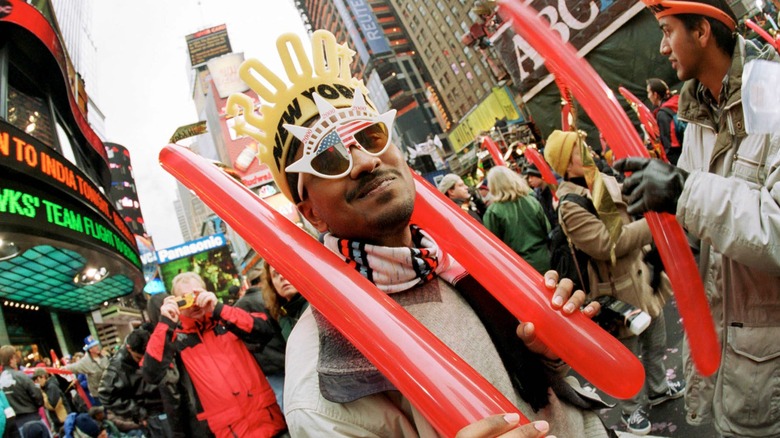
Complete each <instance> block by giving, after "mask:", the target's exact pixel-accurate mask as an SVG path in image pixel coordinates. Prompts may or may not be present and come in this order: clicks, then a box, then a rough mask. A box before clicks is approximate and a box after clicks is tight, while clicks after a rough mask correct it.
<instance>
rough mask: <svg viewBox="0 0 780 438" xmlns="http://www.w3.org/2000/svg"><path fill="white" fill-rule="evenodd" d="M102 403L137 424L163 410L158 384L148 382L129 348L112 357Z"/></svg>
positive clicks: (102, 388) (100, 393)
mask: <svg viewBox="0 0 780 438" xmlns="http://www.w3.org/2000/svg"><path fill="white" fill-rule="evenodd" d="M98 396H99V397H100V402H101V403H103V405H104V406H105V407H106V408H107V409H109V410H111V411H113V412H114V414H116V415H118V416H120V417H123V418H125V419H128V420H132V421H133V422H135V423H140V422H141V421H142V420H144V419H146V418H147V417H148V416H150V415H158V414H160V413H162V412H163V406H162V398H161V396H160V390H159V388H158V387H157V386H155V385H151V384H148V383H146V382H145V381H144V380H143V377H142V375H141V369H140V367H139V366H138V363H137V362H136V361H135V360H134V359H133V357H132V356H131V355H130V353H129V352H128V351H127V348H122V349H120V350H119V352H118V353H117V354H116V355H115V356H114V357H112V358H111V360H110V362H109V364H108V368H106V371H105V372H104V373H103V378H102V379H101V380H100V389H99V390H98Z"/></svg>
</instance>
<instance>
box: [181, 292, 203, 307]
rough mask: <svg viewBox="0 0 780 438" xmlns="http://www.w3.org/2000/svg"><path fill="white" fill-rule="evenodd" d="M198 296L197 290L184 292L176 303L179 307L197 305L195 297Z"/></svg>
mask: <svg viewBox="0 0 780 438" xmlns="http://www.w3.org/2000/svg"><path fill="white" fill-rule="evenodd" d="M197 296H198V294H197V293H195V292H190V293H188V294H184V295H182V296H180V297H179V298H178V299H177V300H176V305H177V306H179V309H188V308H190V307H192V306H194V305H195V298H196V297H197Z"/></svg>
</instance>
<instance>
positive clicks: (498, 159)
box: [482, 135, 506, 166]
mask: <svg viewBox="0 0 780 438" xmlns="http://www.w3.org/2000/svg"><path fill="white" fill-rule="evenodd" d="M482 145H483V146H485V147H486V148H487V150H488V152H490V156H491V157H493V162H494V164H495V165H496V166H506V163H505V162H504V157H503V155H501V149H499V148H498V145H497V144H496V142H494V141H493V139H492V138H490V136H488V135H486V136H484V137H483V138H482Z"/></svg>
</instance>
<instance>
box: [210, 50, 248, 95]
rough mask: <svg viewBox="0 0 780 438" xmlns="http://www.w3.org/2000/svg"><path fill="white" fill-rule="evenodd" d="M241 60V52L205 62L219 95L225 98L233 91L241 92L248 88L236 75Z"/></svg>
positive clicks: (242, 60) (242, 56)
mask: <svg viewBox="0 0 780 438" xmlns="http://www.w3.org/2000/svg"><path fill="white" fill-rule="evenodd" d="M242 62H244V54H243V53H230V54H227V55H222V56H220V57H218V58H212V59H209V60H208V62H206V66H207V67H208V69H209V74H210V75H211V79H212V80H213V81H214V86H215V87H217V93H218V94H219V97H221V98H223V99H227V98H228V97H230V95H231V94H233V93H243V92H244V91H246V90H248V89H249V87H248V86H247V85H246V83H245V82H244V81H243V80H242V79H241V78H240V77H239V76H238V68H239V67H240V66H241V63H242Z"/></svg>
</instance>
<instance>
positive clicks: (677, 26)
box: [615, 0, 780, 437]
mask: <svg viewBox="0 0 780 438" xmlns="http://www.w3.org/2000/svg"><path fill="white" fill-rule="evenodd" d="M643 1H644V2H645V3H646V4H647V5H648V7H650V9H651V10H652V11H653V12H654V13H655V14H656V18H658V23H659V24H660V27H661V30H662V31H663V39H662V40H661V53H662V54H663V55H665V56H668V57H669V60H670V61H671V63H672V68H674V69H675V70H676V71H677V77H678V78H680V79H681V80H685V81H687V82H686V83H685V85H684V86H683V89H682V91H681V93H680V103H679V112H678V118H679V119H681V120H684V121H686V122H688V127H687V128H686V131H685V138H684V140H683V149H682V154H681V157H680V160H679V162H678V165H679V168H677V167H674V166H671V165H669V164H666V163H664V162H662V161H660V160H650V159H644V158H629V159H625V160H621V161H618V162H616V163H615V168H616V169H618V170H621V171H629V172H633V174H632V175H631V176H630V177H628V178H627V179H626V181H625V185H624V193H625V194H626V195H627V196H628V199H629V202H630V207H629V212H630V213H632V214H639V213H643V212H645V211H661V212H667V213H671V214H675V215H676V217H677V221H678V222H680V224H681V225H682V226H683V227H684V228H685V229H686V230H688V232H689V233H690V234H691V235H693V236H694V237H695V238H697V239H700V242H699V245H700V254H699V265H700V266H699V270H700V272H701V274H702V276H703V281H704V284H705V288H706V289H707V293H708V295H709V299H710V306H711V309H712V313H713V317H714V320H715V324H716V327H718V328H719V330H720V337H721V342H722V344H723V345H722V355H723V357H722V359H721V366H720V369H719V370H718V372H717V373H716V374H715V375H714V376H712V377H710V378H704V377H702V376H700V375H698V374H697V373H696V372H695V370H694V368H693V366H691V365H690V363H688V364H687V365H688V366H686V379H687V381H688V384H687V387H686V408H687V411H688V412H687V416H688V421H689V422H690V423H692V424H699V423H704V422H708V421H712V422H714V425H715V427H716V429H717V430H718V431H719V432H720V433H722V434H724V435H726V436H740V437H759V436H761V437H764V436H780V410H778V409H777V403H778V400H779V398H778V395H777V388H778V387H779V386H780V374H779V373H778V369H780V355H778V354H777V352H778V351H780V250H778V244H777V242H780V133H778V132H776V131H775V132H772V133H769V134H766V133H748V132H747V130H746V124H745V120H746V119H747V116H746V113H747V112H748V111H750V110H751V108H749V107H748V106H747V105H745V106H744V107H743V104H742V102H743V91H744V90H748V87H747V85H748V84H743V71H747V70H748V69H747V68H746V66H747V65H748V64H749V63H751V62H755V63H756V64H754V65H760V62H758V61H759V60H764V61H766V60H769V61H774V62H776V61H778V56H777V53H775V51H774V49H773V48H772V47H769V46H765V47H763V48H762V47H760V46H758V45H757V43H756V42H754V41H747V40H745V39H744V38H742V37H741V36H740V35H738V34H736V33H735V28H736V22H737V18H736V16H735V15H734V12H733V11H732V10H731V8H730V7H729V5H728V3H727V2H726V0H697V1H670V0H643ZM770 65H771V64H770ZM773 67H774V68H775V69H776V68H777V66H776V65H774V66H773ZM775 83H776V82H775ZM747 115H750V114H747ZM702 317H705V315H702Z"/></svg>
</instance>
